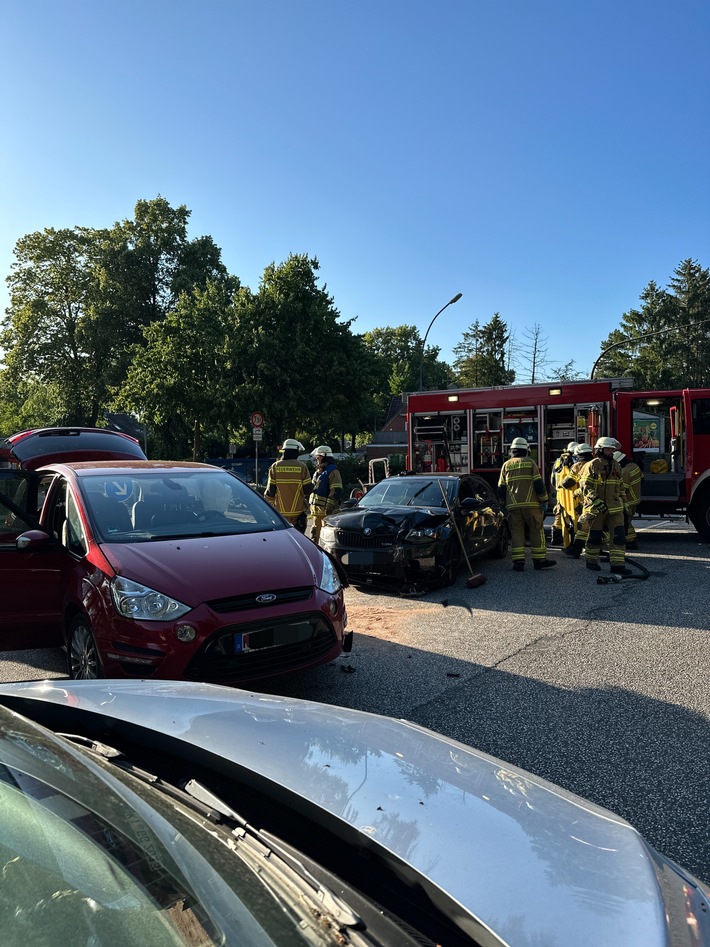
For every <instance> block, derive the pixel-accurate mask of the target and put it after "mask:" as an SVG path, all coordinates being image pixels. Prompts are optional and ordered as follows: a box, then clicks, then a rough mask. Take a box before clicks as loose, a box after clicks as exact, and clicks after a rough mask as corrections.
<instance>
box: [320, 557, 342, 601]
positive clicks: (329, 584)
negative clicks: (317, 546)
mask: <svg viewBox="0 0 710 947" xmlns="http://www.w3.org/2000/svg"><path fill="white" fill-rule="evenodd" d="M321 555H322V556H323V574H322V576H321V580H320V586H319V587H320V588H321V589H322V590H323V591H324V592H328V593H329V594H330V595H335V593H336V592H338V591H339V590H340V579H339V578H338V573H337V572H336V571H335V569H334V567H333V563H332V562H331V561H330V559H329V558H328V556H326V555H325V553H322V554H321Z"/></svg>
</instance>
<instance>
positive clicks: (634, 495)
mask: <svg viewBox="0 0 710 947" xmlns="http://www.w3.org/2000/svg"><path fill="white" fill-rule="evenodd" d="M614 460H615V461H616V462H617V464H618V465H619V466H620V467H621V476H622V477H623V480H624V483H625V484H626V493H625V494H624V523H625V525H626V548H627V549H638V547H639V544H638V540H637V537H636V530H635V529H634V522H633V517H634V513H635V512H636V507H637V506H638V505H639V503H640V501H641V481H642V480H643V471H642V470H641V468H640V467H639V465H638V464H637V463H635V462H634V461H633V460H629V458H628V457H627V456H626V454H624V453H623V452H622V451H620V450H617V451H614Z"/></svg>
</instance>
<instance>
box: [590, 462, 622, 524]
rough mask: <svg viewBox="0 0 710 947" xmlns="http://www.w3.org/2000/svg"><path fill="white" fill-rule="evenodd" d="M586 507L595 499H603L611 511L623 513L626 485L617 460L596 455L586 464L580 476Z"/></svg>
mask: <svg viewBox="0 0 710 947" xmlns="http://www.w3.org/2000/svg"><path fill="white" fill-rule="evenodd" d="M579 485H580V487H581V488H582V493H583V494H584V506H585V509H586V508H587V507H589V506H591V505H592V503H593V502H594V501H595V500H603V501H604V503H606V507H607V510H608V511H609V512H610V513H623V511H624V494H625V493H626V485H625V484H624V481H623V479H622V473H621V467H620V466H619V465H618V464H617V462H616V461H615V460H605V459H604V458H603V457H595V458H594V460H590V461H589V463H588V464H585V465H584V468H583V469H582V473H581V475H580V478H579Z"/></svg>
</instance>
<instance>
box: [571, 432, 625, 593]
mask: <svg viewBox="0 0 710 947" xmlns="http://www.w3.org/2000/svg"><path fill="white" fill-rule="evenodd" d="M615 450H616V441H615V440H614V439H613V438H611V437H600V438H599V440H598V441H597V442H596V444H595V445H594V458H593V460H591V461H590V462H589V463H588V464H585V466H584V467H583V468H582V473H581V476H580V481H579V485H580V487H581V488H582V496H583V497H584V507H583V511H582V516H583V518H585V519H586V520H588V521H589V538H588V539H587V545H586V547H585V550H584V558H585V561H586V564H587V568H588V569H591V570H592V572H600V571H601V566H600V565H599V553H600V552H601V548H602V536H603V534H604V533H605V532H607V533H608V534H609V566H610V570H611V572H612V573H613V574H614V575H631V574H632V572H631V569H628V568H627V567H626V566H625V565H624V561H625V548H626V528H625V527H624V494H625V492H626V486H625V484H624V481H623V478H622V473H621V467H620V466H619V465H618V464H617V462H616V461H615V460H614V451H615Z"/></svg>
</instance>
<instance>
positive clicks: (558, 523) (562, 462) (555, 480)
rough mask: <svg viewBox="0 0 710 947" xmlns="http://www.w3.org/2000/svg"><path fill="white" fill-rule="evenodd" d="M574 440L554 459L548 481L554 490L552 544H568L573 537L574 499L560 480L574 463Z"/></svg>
mask: <svg viewBox="0 0 710 947" xmlns="http://www.w3.org/2000/svg"><path fill="white" fill-rule="evenodd" d="M576 447H577V442H576V441H570V442H569V444H568V445H567V447H566V448H565V450H563V451H562V453H561V454H560V456H559V457H558V458H557V460H556V461H555V464H554V466H553V468H552V477H551V478H550V482H551V484H552V489H553V490H554V491H555V500H556V502H555V518H554V520H553V521H552V538H551V540H550V541H551V543H552V545H553V546H565V547H567V546H569V545H570V543H571V542H572V540H573V539H574V500H573V497H572V494H571V493H569V491H568V490H566V489H565V488H564V487H563V486H562V482H563V480H564V479H565V477H566V476H567V474H568V473H569V471H570V469H571V467H572V465H573V464H574V451H575V448H576Z"/></svg>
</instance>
